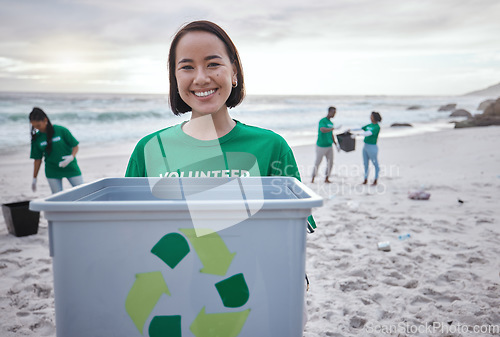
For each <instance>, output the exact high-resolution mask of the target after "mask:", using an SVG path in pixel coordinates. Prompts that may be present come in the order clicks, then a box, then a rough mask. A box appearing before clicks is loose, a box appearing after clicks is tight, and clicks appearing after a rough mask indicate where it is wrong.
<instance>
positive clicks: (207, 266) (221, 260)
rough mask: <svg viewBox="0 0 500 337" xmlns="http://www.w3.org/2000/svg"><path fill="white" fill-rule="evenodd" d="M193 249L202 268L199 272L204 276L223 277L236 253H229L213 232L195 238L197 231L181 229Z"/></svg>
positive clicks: (220, 239) (217, 235)
mask: <svg viewBox="0 0 500 337" xmlns="http://www.w3.org/2000/svg"><path fill="white" fill-rule="evenodd" d="M180 231H181V232H182V233H184V234H185V235H186V236H187V238H188V240H189V241H190V242H191V244H192V245H193V247H194V250H195V251H196V254H197V255H198V257H199V259H200V261H201V263H202V264H203V268H202V269H201V270H200V272H202V273H205V274H212V275H220V276H224V275H226V273H227V270H228V269H229V266H230V265H231V262H232V261H233V258H234V256H235V255H236V253H231V252H230V251H229V249H228V248H227V246H226V244H225V243H224V241H223V240H222V238H221V237H220V236H219V234H217V233H216V232H214V231H209V232H208V234H206V235H203V236H197V235H196V233H197V232H199V229H198V230H196V229H193V228H183V229H180Z"/></svg>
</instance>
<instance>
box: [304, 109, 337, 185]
mask: <svg viewBox="0 0 500 337" xmlns="http://www.w3.org/2000/svg"><path fill="white" fill-rule="evenodd" d="M336 113H337V109H336V108H335V107H333V106H331V107H329V108H328V114H327V115H326V117H324V118H322V119H321V120H320V121H319V126H318V140H317V141H316V162H315V163H314V169H313V173H312V180H311V183H314V178H315V177H316V174H317V173H318V167H319V165H320V164H321V161H322V160H323V157H325V158H326V171H325V183H330V174H331V172H332V168H333V149H332V144H335V147H336V148H337V150H339V147H338V145H337V142H336V141H335V137H334V136H333V129H334V128H333V122H332V121H331V119H332V118H333V117H335V114H336Z"/></svg>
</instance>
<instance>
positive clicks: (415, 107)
mask: <svg viewBox="0 0 500 337" xmlns="http://www.w3.org/2000/svg"><path fill="white" fill-rule="evenodd" d="M418 109H422V106H421V105H412V106H409V107H408V108H406V110H418Z"/></svg>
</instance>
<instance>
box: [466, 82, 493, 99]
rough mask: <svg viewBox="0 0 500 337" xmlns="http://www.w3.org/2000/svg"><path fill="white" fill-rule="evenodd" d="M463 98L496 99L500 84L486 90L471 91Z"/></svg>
mask: <svg viewBox="0 0 500 337" xmlns="http://www.w3.org/2000/svg"><path fill="white" fill-rule="evenodd" d="M464 96H489V97H498V96H500V83H498V84H495V85H492V86H490V87H488V88H486V89H481V90H477V91H472V92H469V93H467V94H464Z"/></svg>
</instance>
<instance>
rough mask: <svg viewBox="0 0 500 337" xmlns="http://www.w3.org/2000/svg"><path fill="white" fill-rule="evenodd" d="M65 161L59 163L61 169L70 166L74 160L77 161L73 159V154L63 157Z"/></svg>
mask: <svg viewBox="0 0 500 337" xmlns="http://www.w3.org/2000/svg"><path fill="white" fill-rule="evenodd" d="M63 159H64V160H63V161H60V162H59V167H62V168H64V167H66V166H68V164H69V163H71V162H72V161H73V159H75V157H73V155H72V154H69V155H67V156H63Z"/></svg>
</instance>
